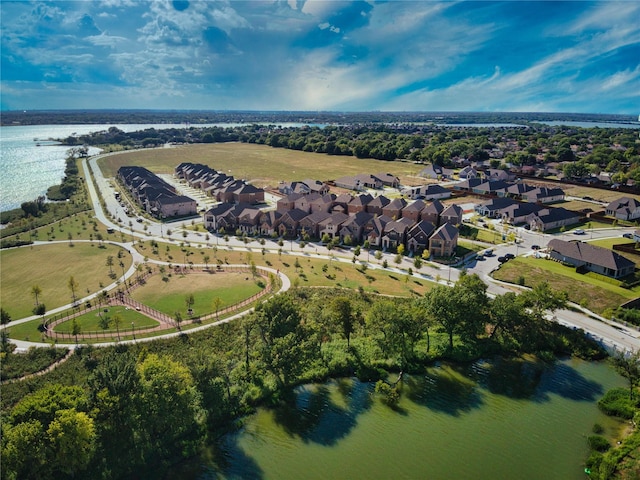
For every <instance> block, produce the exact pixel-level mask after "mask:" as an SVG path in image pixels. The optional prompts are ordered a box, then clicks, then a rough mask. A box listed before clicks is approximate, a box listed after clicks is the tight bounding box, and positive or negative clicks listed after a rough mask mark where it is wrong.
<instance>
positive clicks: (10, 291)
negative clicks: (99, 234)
mask: <svg viewBox="0 0 640 480" xmlns="http://www.w3.org/2000/svg"><path fill="white" fill-rule="evenodd" d="M118 251H122V254H123V257H122V259H121V260H122V261H123V263H124V268H125V270H126V269H128V268H129V267H130V266H131V255H129V253H127V251H126V250H123V249H121V248H119V247H116V246H114V245H109V244H105V245H104V248H100V247H99V246H98V244H97V242H96V243H94V244H90V243H74V246H73V247H71V246H69V243H68V242H65V243H54V244H51V245H38V246H30V247H22V248H13V249H9V250H2V251H0V263H1V264H2V270H1V272H0V283H1V285H2V288H1V289H0V302H1V303H2V307H3V308H4V309H5V310H7V311H8V312H9V314H10V315H11V318H12V319H14V320H16V319H18V318H23V317H28V316H30V315H32V309H33V307H34V306H35V298H34V297H33V295H32V294H31V288H32V286H33V285H38V286H39V287H40V288H41V290H42V293H41V294H40V295H39V298H38V301H39V302H40V303H44V304H45V305H46V306H47V310H51V309H53V308H56V307H60V306H61V305H65V304H67V303H71V301H72V297H71V290H70V289H69V287H68V282H69V278H70V277H71V276H73V277H74V279H75V280H76V282H77V283H78V288H77V289H76V297H78V298H80V297H83V296H85V295H87V294H89V293H94V292H97V291H99V290H101V289H102V288H104V286H106V285H108V284H110V283H112V282H113V280H112V279H111V278H110V277H109V267H107V266H106V261H107V257H108V256H110V255H111V256H113V260H114V265H113V271H114V272H115V273H117V274H118V275H122V268H121V267H120V266H119V261H120V260H119V259H118Z"/></svg>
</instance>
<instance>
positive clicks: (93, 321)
mask: <svg viewBox="0 0 640 480" xmlns="http://www.w3.org/2000/svg"><path fill="white" fill-rule="evenodd" d="M105 309H106V310H107V311H106V312H105V311H104V310H105ZM101 313H102V315H103V316H106V317H109V318H111V317H113V316H114V315H115V314H116V313H118V314H119V315H120V318H121V319H122V323H121V324H120V326H119V328H120V331H121V332H125V331H131V324H132V323H133V326H134V327H135V328H136V329H138V328H146V327H155V326H157V325H159V323H158V322H157V321H156V320H153V319H151V318H149V317H146V316H144V315H142V314H141V313H140V312H137V311H136V310H133V309H131V308H127V307H123V306H121V305H117V306H114V307H103V308H102V309H101ZM75 320H76V323H77V324H78V325H79V326H80V329H81V330H82V332H116V331H117V329H116V326H115V325H114V324H113V322H111V324H110V325H109V328H108V329H107V330H103V329H102V327H101V326H100V317H99V315H98V310H94V311H92V312H89V313H85V314H84V315H80V316H79V317H76V318H75ZM72 329H73V322H72V321H71V320H70V321H68V322H64V323H61V324H59V325H56V327H55V331H56V332H64V333H71V331H72Z"/></svg>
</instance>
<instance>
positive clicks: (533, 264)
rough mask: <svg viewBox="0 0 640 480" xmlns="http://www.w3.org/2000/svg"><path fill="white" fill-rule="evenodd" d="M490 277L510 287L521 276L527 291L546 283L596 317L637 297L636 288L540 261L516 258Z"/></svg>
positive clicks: (541, 259)
mask: <svg viewBox="0 0 640 480" xmlns="http://www.w3.org/2000/svg"><path fill="white" fill-rule="evenodd" d="M493 276H494V278H496V279H497V280H503V281H506V282H512V283H516V282H517V281H518V279H519V278H520V277H521V276H522V277H524V280H525V285H526V286H528V287H532V286H534V285H537V284H538V283H541V282H544V281H546V282H547V283H549V285H550V286H551V287H552V288H553V289H554V290H560V291H565V292H567V294H568V295H569V300H571V301H572V302H575V303H578V304H580V305H583V306H585V307H587V308H588V309H589V310H592V311H594V312H596V313H603V312H604V311H605V310H607V309H611V308H616V307H618V306H620V304H621V303H624V302H626V301H627V300H630V299H633V298H636V297H637V296H638V294H640V287H635V288H634V289H631V290H627V289H624V288H621V287H619V286H616V285H614V284H613V283H609V280H606V279H602V277H601V276H599V275H593V276H592V275H580V274H579V273H576V271H575V269H574V268H572V267H565V266H564V265H562V264H561V263H559V262H555V261H553V260H547V259H543V258H534V257H518V258H516V259H514V260H511V261H509V262H507V263H505V264H503V265H502V266H501V267H500V269H499V270H497V271H496V272H494V274H493Z"/></svg>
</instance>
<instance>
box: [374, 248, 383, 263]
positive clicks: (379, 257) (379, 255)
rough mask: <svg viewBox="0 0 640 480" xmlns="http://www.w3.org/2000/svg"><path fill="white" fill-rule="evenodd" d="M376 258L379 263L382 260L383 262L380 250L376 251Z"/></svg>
mask: <svg viewBox="0 0 640 480" xmlns="http://www.w3.org/2000/svg"><path fill="white" fill-rule="evenodd" d="M374 257H375V259H376V260H378V262H379V261H380V260H382V252H381V251H380V250H376V253H375V254H374Z"/></svg>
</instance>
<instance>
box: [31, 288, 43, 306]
mask: <svg viewBox="0 0 640 480" xmlns="http://www.w3.org/2000/svg"><path fill="white" fill-rule="evenodd" d="M41 294H42V289H41V288H40V285H38V284H35V285H32V286H31V295H33V297H34V299H35V301H36V308H38V305H40V302H39V297H40V295H41Z"/></svg>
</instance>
